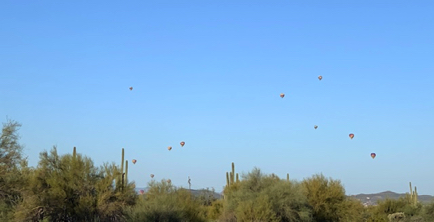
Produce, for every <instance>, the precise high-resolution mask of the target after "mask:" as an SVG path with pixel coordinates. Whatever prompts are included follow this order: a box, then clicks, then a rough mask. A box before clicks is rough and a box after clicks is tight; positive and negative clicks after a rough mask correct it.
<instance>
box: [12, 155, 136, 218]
mask: <svg viewBox="0 0 434 222" xmlns="http://www.w3.org/2000/svg"><path fill="white" fill-rule="evenodd" d="M119 173H120V171H119V170H118V167H116V166H115V165H114V164H104V166H102V167H100V168H97V167H95V166H94V165H93V162H92V160H91V159H90V158H87V157H83V156H82V155H80V154H77V155H76V156H75V157H74V156H73V155H70V154H67V155H63V156H59V155H58V154H57V149H56V147H54V148H53V149H52V150H51V152H50V153H48V152H46V151H45V152H42V153H41V154H40V161H39V164H38V167H37V168H36V169H35V170H34V172H33V173H32V175H31V176H30V177H29V184H28V189H26V190H24V191H23V192H22V194H23V196H24V199H23V202H22V203H20V204H19V205H18V207H17V209H16V211H15V220H16V221H38V220H43V219H48V220H50V221H92V220H95V219H98V220H102V221H123V220H124V207H125V206H129V205H134V203H135V199H136V196H137V194H136V193H135V191H134V186H133V184H129V186H126V188H125V189H124V190H123V191H122V192H121V191H120V190H119V189H117V188H116V187H115V186H114V185H113V181H114V180H115V179H116V178H117V177H118V175H119Z"/></svg>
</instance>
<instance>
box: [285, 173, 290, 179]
mask: <svg viewBox="0 0 434 222" xmlns="http://www.w3.org/2000/svg"><path fill="white" fill-rule="evenodd" d="M286 181H289V173H287V174H286Z"/></svg>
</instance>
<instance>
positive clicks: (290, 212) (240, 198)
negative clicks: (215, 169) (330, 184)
mask: <svg viewBox="0 0 434 222" xmlns="http://www.w3.org/2000/svg"><path fill="white" fill-rule="evenodd" d="M301 189H302V187H301V186H300V184H298V183H296V182H292V181H291V182H288V181H286V180H281V179H279V178H278V177H277V176H275V175H264V174H262V173H261V171H260V170H259V169H257V168H254V169H253V171H252V172H250V173H248V174H247V175H243V179H242V180H240V181H239V183H235V184H234V185H231V186H229V187H226V188H225V190H224V194H225V202H224V204H223V205H224V210H223V214H222V217H221V218H220V219H221V221H234V220H235V219H236V220H237V221H311V210H310V209H309V206H308V202H307V199H306V197H305V196H304V195H303V193H302V192H301Z"/></svg>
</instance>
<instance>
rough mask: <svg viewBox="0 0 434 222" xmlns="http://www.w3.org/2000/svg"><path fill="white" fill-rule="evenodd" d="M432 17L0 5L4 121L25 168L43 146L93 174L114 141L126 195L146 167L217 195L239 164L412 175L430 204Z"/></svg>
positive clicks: (235, 4) (276, 5)
mask: <svg viewBox="0 0 434 222" xmlns="http://www.w3.org/2000/svg"><path fill="white" fill-rule="evenodd" d="M326 2H327V3H326ZM433 11H434V2H433V1H397V0H394V1H377V0H375V1H373V0H370V1H256V0H253V1H252V0H249V1H241V0H240V1H163V0H162V1H123V2H122V1H69V2H66V1H17V0H4V1H1V3H0V119H1V122H6V119H7V118H9V119H12V120H16V121H18V122H20V123H22V125H23V126H22V128H21V130H20V135H21V143H23V144H24V145H25V149H24V153H25V155H27V156H28V157H29V164H30V165H31V166H36V165H37V163H38V160H39V153H40V152H42V151H44V150H50V149H51V148H52V147H53V145H57V147H58V151H59V153H60V154H66V153H72V148H73V147H74V146H76V147H77V152H79V153H82V154H84V155H87V156H89V157H91V158H92V159H93V160H94V162H95V164H96V165H101V164H102V163H103V162H116V163H118V164H119V163H120V160H121V149H122V147H124V148H125V153H126V159H128V160H132V159H137V163H136V164H135V165H132V164H131V165H130V167H129V178H130V179H131V180H134V181H135V182H136V186H137V187H144V186H146V184H147V182H149V181H150V177H149V175H150V174H151V173H152V174H155V177H154V179H157V180H160V179H163V178H166V179H167V178H170V179H171V180H172V181H173V183H174V184H175V185H177V186H183V187H188V183H187V178H188V176H190V177H191V182H192V188H194V189H197V188H206V187H209V188H211V187H214V188H215V189H216V190H217V191H221V190H222V188H223V186H224V185H225V184H226V175H225V173H226V171H230V169H231V162H235V168H236V171H237V172H239V173H241V172H248V171H250V170H252V169H253V167H255V166H256V167H259V168H260V169H262V170H263V172H265V173H275V174H277V175H279V176H280V177H282V178H286V173H289V174H290V177H291V178H292V179H297V180H302V179H303V178H306V177H310V176H312V175H313V174H315V173H323V174H324V175H325V176H327V177H332V178H334V179H339V180H341V181H342V183H343V184H344V186H345V189H346V191H347V194H358V193H372V192H382V191H386V190H391V191H394V192H407V191H408V190H409V187H408V182H410V181H411V182H412V184H413V185H415V186H417V188H418V191H419V193H420V194H431V195H433V194H434V177H433V176H432V171H433V169H434V149H433V148H434V147H433V142H434V134H433V123H434V117H433V114H434V99H433V96H434V76H433V74H434V62H433V61H434V44H433V39H434V28H433V24H434V13H433ZM319 75H322V76H323V79H322V80H321V81H319V80H318V76H319ZM130 86H132V87H134V89H133V90H132V91H130V90H129V89H128V88H129V87H130ZM280 93H285V95H286V96H285V97H284V98H283V99H282V98H280V97H279V95H280ZM314 125H318V129H316V130H315V129H314ZM349 133H354V134H355V137H354V139H353V140H351V139H350V138H349V136H348V134H349ZM181 141H185V143H186V144H185V146H184V147H182V148H181V146H180V145H179V142H181ZM168 146H172V147H173V149H172V151H168V150H167V147H168ZM371 152H375V153H376V154H377V157H376V158H375V159H372V158H371V157H370V154H371Z"/></svg>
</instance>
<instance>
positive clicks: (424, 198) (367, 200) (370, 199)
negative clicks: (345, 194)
mask: <svg viewBox="0 0 434 222" xmlns="http://www.w3.org/2000/svg"><path fill="white" fill-rule="evenodd" d="M405 195H406V194H403V193H395V192H392V191H385V192H381V193H374V194H357V195H351V196H349V197H353V198H356V199H358V200H360V201H361V202H362V203H363V204H364V205H365V206H369V205H376V204H377V201H378V200H384V199H386V198H389V199H394V200H396V199H399V198H400V197H405ZM417 198H418V200H419V202H421V203H429V202H431V201H433V200H434V196H431V195H418V196H417Z"/></svg>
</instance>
